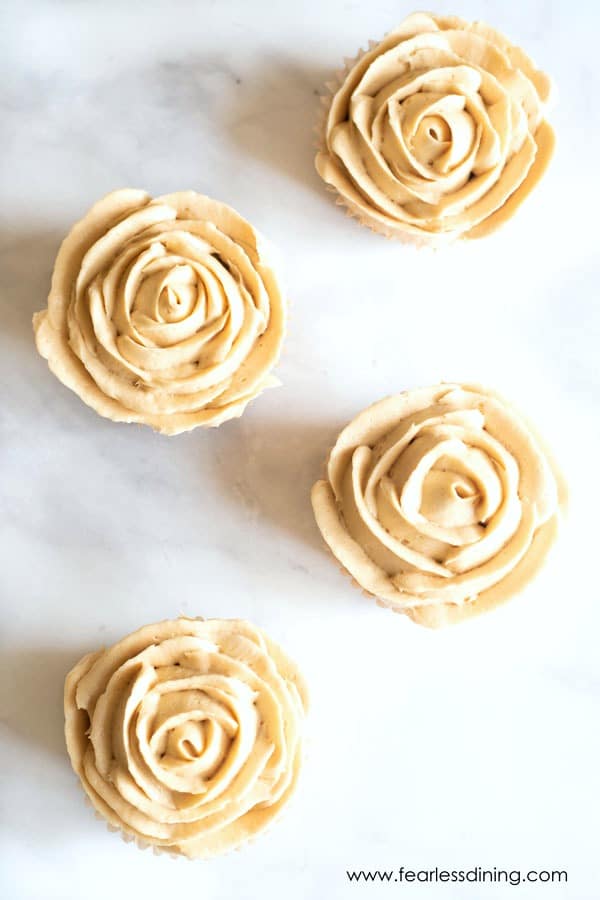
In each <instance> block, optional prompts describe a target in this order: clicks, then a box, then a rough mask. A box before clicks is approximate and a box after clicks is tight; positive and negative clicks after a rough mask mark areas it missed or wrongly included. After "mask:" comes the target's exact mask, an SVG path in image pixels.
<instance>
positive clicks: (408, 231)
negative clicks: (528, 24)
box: [316, 13, 554, 245]
mask: <svg viewBox="0 0 600 900" xmlns="http://www.w3.org/2000/svg"><path fill="white" fill-rule="evenodd" d="M339 78H340V82H341V83H340V84H339V85H338V86H337V87H336V88H334V90H335V93H334V95H333V97H332V98H331V99H330V101H328V112H327V118H326V121H325V125H324V133H323V146H322V149H321V150H320V151H319V153H318V154H317V157H316V167H317V171H318V172H319V174H320V176H321V177H322V178H323V180H324V181H325V182H327V183H328V184H329V185H330V186H331V187H332V188H334V189H335V190H336V191H337V192H338V195H339V198H340V201H341V202H343V204H344V205H345V206H346V207H347V208H348V209H349V211H350V212H352V213H353V214H355V215H356V216H357V217H358V218H359V219H360V220H361V221H362V222H364V223H365V224H367V225H369V226H370V227H372V228H373V229H374V230H376V231H380V232H382V233H384V234H386V235H387V236H392V237H394V236H395V237H404V238H408V239H409V240H413V241H415V242H417V243H429V244H434V245H435V244H440V243H444V242H446V241H448V240H452V239H455V238H457V237H461V236H462V237H470V238H475V237H483V236H485V235H487V234H489V233H490V232H491V231H493V230H495V229H496V228H497V227H498V226H499V225H501V224H502V223H503V222H504V221H506V219H508V218H510V216H512V215H513V213H514V212H515V210H516V209H517V207H518V206H519V205H520V204H521V202H522V201H523V200H524V199H525V197H526V196H527V195H528V194H529V192H530V191H531V190H532V188H533V187H534V186H535V184H536V183H537V182H538V181H539V179H540V177H541V176H542V174H543V173H544V171H545V169H546V167H547V165H548V163H549V161H550V158H551V156H552V152H553V149H554V133H553V131H552V128H551V127H550V125H549V124H548V123H547V122H546V121H545V120H544V111H545V107H546V104H547V101H548V99H549V94H550V90H551V82H550V79H549V78H548V76H547V75H545V74H544V73H543V72H540V71H539V70H537V69H536V68H535V66H534V64H533V63H532V61H531V60H530V59H529V57H528V56H527V55H526V54H525V53H524V52H523V50H521V49H520V48H518V47H514V46H513V45H512V44H511V43H510V42H509V41H508V40H507V38H505V37H504V36H503V35H501V34H500V33H499V32H498V31H495V30H494V29H493V28H490V27H489V26H487V25H484V24H483V23H481V22H474V23H470V22H466V21H464V20H463V19H459V18H457V17H454V16H435V15H429V14H426V13H415V14H413V15H411V16H409V17H408V18H407V19H405V20H404V22H403V23H402V24H401V25H400V26H399V27H398V28H396V29H395V30H394V31H392V32H390V33H389V34H388V35H386V37H385V38H384V39H383V40H382V41H381V42H380V43H378V44H372V45H371V49H370V50H369V51H368V52H367V53H364V54H362V53H361V54H359V56H358V58H357V59H356V60H355V61H354V63H353V64H351V65H349V67H348V69H347V70H345V71H344V72H343V73H341V74H340V76H339Z"/></svg>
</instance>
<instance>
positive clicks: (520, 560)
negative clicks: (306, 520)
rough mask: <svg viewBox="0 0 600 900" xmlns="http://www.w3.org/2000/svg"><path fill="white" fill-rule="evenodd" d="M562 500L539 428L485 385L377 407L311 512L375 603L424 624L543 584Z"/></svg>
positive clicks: (345, 441) (349, 436)
mask: <svg viewBox="0 0 600 900" xmlns="http://www.w3.org/2000/svg"><path fill="white" fill-rule="evenodd" d="M564 499H565V490H564V486H563V483H562V479H561V476H560V474H559V473H558V471H557V470H556V467H555V466H554V465H553V463H552V462H551V461H550V459H549V457H548V454H547V451H546V450H545V449H544V447H543V445H542V444H541V442H540V439H539V438H538V437H537V436H536V435H535V434H534V433H533V432H532V430H531V427H530V426H529V425H528V424H526V423H525V422H524V421H523V419H522V418H521V417H520V416H519V415H518V414H517V413H516V412H515V410H514V409H513V408H512V407H511V406H510V405H509V404H508V403H507V402H506V401H505V400H503V399H502V398H501V397H499V396H498V395H497V394H495V393H493V392H492V391H489V390H485V389H483V388H481V387H478V386H473V385H461V384H440V385H436V386H435V387H429V388H421V389H418V390H413V391H406V392H405V393H402V394H397V395H396V396H393V397H388V398H386V399H385V400H380V401H379V402H378V403H375V404H374V405H373V406H370V407H369V408H368V409H366V410H364V412H362V413H360V414H359V415H358V416H357V417H356V418H355V419H353V421H352V422H350V424H349V425H347V426H346V428H344V430H343V431H342V432H341V434H340V436H339V437H338V439H337V442H336V444H335V446H334V447H333V450H332V451H331V454H330V457H329V462H328V465H327V477H326V479H324V480H322V481H318V482H317V483H316V484H315V485H314V487H313V490H312V505H313V509H314V514H315V517H316V521H317V525H318V526H319V528H320V530H321V533H322V535H323V538H324V539H325V541H326V543H327V545H328V547H329V549H330V551H331V553H332V554H333V556H334V557H335V558H336V560H337V561H338V562H339V563H340V564H341V566H342V568H343V569H344V570H346V571H347V572H348V573H349V574H350V575H351V577H352V579H353V580H354V581H355V582H356V584H357V585H358V586H359V587H361V588H362V589H363V590H364V591H365V592H367V594H369V595H373V596H374V597H376V598H377V599H378V601H379V602H380V604H382V605H384V606H387V607H390V608H391V609H393V610H394V611H396V612H402V613H406V614H407V615H409V616H410V617H411V618H412V619H414V620H415V621H416V622H418V623H420V624H422V625H428V626H430V627H435V626H439V625H445V624H450V623H454V622H460V621H461V620H463V619H465V618H468V617H470V616H473V615H476V614H478V613H481V612H484V611H486V610H489V609H491V608H492V607H494V606H497V605H498V604H499V603H502V602H504V601H505V600H507V599H508V598H509V597H511V596H512V595H514V594H515V593H517V592H518V591H519V590H521V588H522V587H523V586H524V585H525V584H526V583H527V582H528V581H529V580H530V579H531V578H532V577H533V576H534V575H535V573H536V572H537V571H538V569H539V568H540V566H541V565H542V563H543V561H544V558H545V557H546V554H547V552H548V549H549V548H550V546H551V544H552V542H553V541H554V538H555V536H556V532H557V526H558V522H559V518H560V509H561V506H562V505H563V504H564Z"/></svg>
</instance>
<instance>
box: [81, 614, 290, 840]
mask: <svg viewBox="0 0 600 900" xmlns="http://www.w3.org/2000/svg"><path fill="white" fill-rule="evenodd" d="M306 703H307V701H306V690H305V688H304V684H303V681H302V678H301V676H300V674H299V672H298V669H297V668H296V666H295V665H294V664H293V663H292V662H291V661H290V660H289V659H288V658H287V656H286V655H285V654H284V653H283V651H282V650H281V649H280V648H279V647H278V646H277V645H276V644H275V643H274V642H273V641H271V640H270V639H269V638H268V637H267V636H266V635H265V634H264V632H263V631H261V630H260V629H258V628H256V627H254V626H253V625H250V624H249V623H248V622H243V621H241V620H226V619H210V620H207V621H202V620H201V619H186V618H180V619H175V620H173V621H166V622H159V623H158V624H156V625H148V626H146V627H145V628H140V630H139V631H136V632H134V633H133V634H130V635H129V636H128V637H126V638H123V640H121V641H119V642H118V643H117V644H115V645H114V646H113V647H110V648H108V649H103V650H98V651H97V652H95V653H89V654H88V655H87V656H85V657H84V658H83V659H82V660H81V661H80V662H79V663H77V665H76V666H75V667H74V669H73V670H72V671H71V672H70V673H69V675H68V676H67V679H66V683H65V735H66V741H67V749H68V752H69V756H70V758H71V763H72V765H73V768H74V770H75V772H76V773H77V775H78V776H79V778H80V780H81V784H82V786H83V788H84V790H85V792H86V794H87V796H88V797H89V799H90V801H91V803H92V805H93V806H94V808H95V809H96V811H97V812H98V814H99V815H100V816H101V817H102V818H104V819H105V820H106V822H107V823H108V824H109V826H111V827H112V828H113V829H118V830H120V831H121V832H122V833H123V835H124V836H125V837H127V838H133V839H136V840H137V842H138V844H139V845H140V846H141V847H146V846H153V847H154V848H155V849H157V850H158V851H163V852H170V853H174V854H180V855H183V856H187V857H190V858H197V857H210V856H215V855H217V854H219V853H224V852H226V851H228V850H231V849H234V848H236V847H239V846H240V845H241V844H243V843H244V842H245V841H247V840H249V839H251V838H254V837H255V836H256V835H257V834H259V832H261V831H262V830H263V829H264V828H266V827H267V826H268V825H269V824H271V822H272V821H273V820H274V819H275V818H276V817H277V815H278V814H279V813H280V811H281V809H282V808H283V807H284V806H285V804H286V803H287V802H288V800H289V799H290V797H291V795H292V793H293V791H294V789H295V786H296V781H297V778H298V772H299V769H300V764H301V755H302V731H303V720H304V713H305V709H306Z"/></svg>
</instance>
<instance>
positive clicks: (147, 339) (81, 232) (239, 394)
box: [34, 190, 285, 434]
mask: <svg viewBox="0 0 600 900" xmlns="http://www.w3.org/2000/svg"><path fill="white" fill-rule="evenodd" d="M267 256H268V252H267V247H266V244H265V241H264V239H263V238H262V237H260V236H259V235H258V234H257V232H256V231H255V230H254V229H253V228H252V226H251V225H250V224H249V223H248V222H246V221H245V220H244V219H243V218H242V217H241V216H240V215H238V213H236V212H235V210H233V209H231V208H230V207H228V206H225V205H224V204H222V203H218V202H217V201H215V200H210V199H209V198H208V197H204V196H202V195H200V194H196V193H194V192H192V191H184V192H180V193H175V194H169V195H167V196H164V197H159V198H158V199H156V200H153V199H152V198H151V197H149V196H148V195H147V194H146V193H144V192H143V191H137V190H119V191H115V192H114V193H112V194H109V195H108V196H106V197H104V199H102V200H100V201H99V202H98V203H96V204H95V205H94V206H93V207H92V208H91V209H90V210H89V212H88V213H87V214H86V215H85V216H84V218H83V219H82V220H81V221H80V222H78V223H77V224H76V225H75V226H74V228H73V229H72V230H71V232H70V233H69V235H68V236H67V238H66V239H65V241H64V242H63V244H62V246H61V248H60V251H59V254H58V257H57V259H56V264H55V267H54V273H53V276H52V286H51V290H50V295H49V297H48V308H47V309H46V310H44V311H43V312H40V313H37V314H36V316H35V317H34V329H35V334H36V343H37V347H38V350H39V352H40V353H41V355H42V356H44V357H45V358H46V359H47V360H48V363H49V366H50V369H51V370H52V371H53V372H54V374H55V375H56V376H57V377H58V378H59V379H60V380H61V381H62V382H63V383H64V384H66V385H67V386H68V387H70V388H71V389H72V390H73V391H75V393H76V394H78V395H79V396H80V397H81V399H82V400H84V401H85V403H87V404H88V405H89V406H91V407H92V408H93V409H95V410H96V412H98V413H100V415H102V416H106V417H107V418H109V419H113V420H115V421H118V422H139V423H143V424H146V425H150V426H152V427H153V428H155V429H157V430H158V431H161V432H163V433H165V434H177V433H178V432H182V431H188V430H190V429H192V428H195V427H196V426H198V425H204V426H214V425H220V424H221V423H222V422H225V421H226V420H227V419H231V418H233V417H235V416H239V415H241V414H242V412H243V411H244V409H245V407H246V405H247V404H248V403H249V401H250V400H252V399H253V398H254V397H256V396H257V394H259V393H260V392H261V391H262V390H263V389H264V388H266V387H269V386H271V385H273V384H277V381H276V380H275V379H274V378H272V376H271V375H270V372H271V369H272V368H273V366H274V365H275V363H276V362H277V359H278V357H279V353H280V349H281V344H282V341H283V337H284V331H285V304H284V301H283V299H282V296H281V293H280V289H279V287H278V284H277V280H276V278H275V275H274V273H273V270H272V268H271V266H270V264H269V262H268V259H267Z"/></svg>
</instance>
